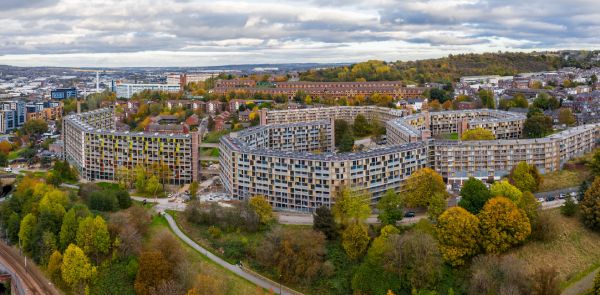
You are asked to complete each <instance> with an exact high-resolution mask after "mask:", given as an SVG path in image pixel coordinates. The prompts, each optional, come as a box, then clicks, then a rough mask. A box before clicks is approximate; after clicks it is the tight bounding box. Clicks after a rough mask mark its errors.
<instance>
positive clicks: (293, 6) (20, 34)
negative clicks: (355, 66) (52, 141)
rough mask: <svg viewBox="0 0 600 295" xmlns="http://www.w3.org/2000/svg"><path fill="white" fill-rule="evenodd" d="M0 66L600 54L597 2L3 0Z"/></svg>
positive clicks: (503, 0)
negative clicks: (514, 53)
mask: <svg viewBox="0 0 600 295" xmlns="http://www.w3.org/2000/svg"><path fill="white" fill-rule="evenodd" d="M0 28H1V29H0V64H11V65H26V66H31V65H50V66H209V65H224V64H248V63H283V62H354V61H363V60H368V59H382V60H388V61H395V60H414V59H420V58H429V57H439V56H445V55H447V54H450V53H461V52H489V51H499V50H502V51H505V50H511V51H532V50H543V49H597V48H600V38H599V34H598V32H600V5H598V0H487V1H486V0H428V1H426V0H423V1H421V0H397V1H393V0H329V1H326V0H307V1H301V0H299V1H295V0H279V1H271V0H265V1H218V0H215V1H204V0H0Z"/></svg>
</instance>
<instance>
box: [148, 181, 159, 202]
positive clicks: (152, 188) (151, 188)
mask: <svg viewBox="0 0 600 295" xmlns="http://www.w3.org/2000/svg"><path fill="white" fill-rule="evenodd" d="M159 190H160V182H159V181H158V177H156V175H152V176H150V178H148V182H147V183H146V191H147V192H149V193H151V194H152V196H153V197H154V198H156V194H157V193H158V191H159Z"/></svg>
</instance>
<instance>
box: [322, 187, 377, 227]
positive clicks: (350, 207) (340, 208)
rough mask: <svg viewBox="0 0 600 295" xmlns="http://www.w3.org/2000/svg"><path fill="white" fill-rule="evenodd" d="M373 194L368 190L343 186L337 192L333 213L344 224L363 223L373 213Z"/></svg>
mask: <svg viewBox="0 0 600 295" xmlns="http://www.w3.org/2000/svg"><path fill="white" fill-rule="evenodd" d="M370 199H371V194H370V193H369V192H368V191H366V190H356V189H351V188H349V187H341V188H340V189H339V191H337V193H336V194H335V204H334V205H333V210H332V211H333V215H334V216H335V217H336V219H337V220H338V222H339V223H340V224H341V225H342V226H346V225H348V224H350V223H361V222H362V221H364V220H365V219H367V217H369V215H370V214H371V208H370V207H369V202H370Z"/></svg>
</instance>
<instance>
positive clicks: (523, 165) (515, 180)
mask: <svg viewBox="0 0 600 295" xmlns="http://www.w3.org/2000/svg"><path fill="white" fill-rule="evenodd" d="M508 179H509V181H510V183H511V184H512V185H514V186H515V187H516V188H518V189H519V190H520V191H522V192H525V191H530V192H536V191H537V190H538V188H539V185H540V182H541V176H540V174H539V172H538V170H537V167H536V166H535V165H529V164H527V162H525V161H521V162H519V163H518V164H517V165H516V166H514V167H513V168H512V169H511V171H510V174H509V175H508Z"/></svg>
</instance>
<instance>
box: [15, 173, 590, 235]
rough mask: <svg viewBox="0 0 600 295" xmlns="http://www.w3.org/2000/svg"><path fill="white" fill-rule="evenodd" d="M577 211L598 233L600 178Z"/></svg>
mask: <svg viewBox="0 0 600 295" xmlns="http://www.w3.org/2000/svg"><path fill="white" fill-rule="evenodd" d="M579 210H580V212H581V218H583V224H585V226H587V227H588V228H590V229H592V230H595V231H600V177H596V179H594V182H593V183H592V185H591V186H590V188H589V189H588V190H587V191H586V192H585V195H584V197H583V200H582V201H581V203H580V204H579ZM21 224H23V223H21ZM19 236H20V235H19Z"/></svg>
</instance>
